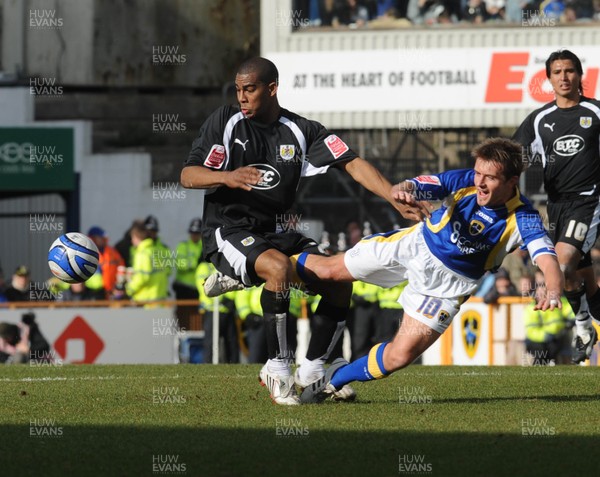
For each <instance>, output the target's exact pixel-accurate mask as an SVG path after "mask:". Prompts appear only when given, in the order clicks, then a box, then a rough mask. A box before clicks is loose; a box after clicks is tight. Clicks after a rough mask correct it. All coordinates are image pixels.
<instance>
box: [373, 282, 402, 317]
mask: <svg viewBox="0 0 600 477" xmlns="http://www.w3.org/2000/svg"><path fill="white" fill-rule="evenodd" d="M407 284H408V281H404V282H402V283H400V284H399V285H396V286H395V287H392V288H379V290H378V291H377V299H378V301H379V308H389V309H394V310H400V309H402V305H401V304H400V303H398V298H400V295H401V294H402V290H404V287H405V286H406V285H407Z"/></svg>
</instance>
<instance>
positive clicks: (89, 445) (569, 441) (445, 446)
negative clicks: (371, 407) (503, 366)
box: [0, 398, 600, 477]
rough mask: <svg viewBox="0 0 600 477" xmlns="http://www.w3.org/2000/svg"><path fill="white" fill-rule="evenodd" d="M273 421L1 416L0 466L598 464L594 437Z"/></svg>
mask: <svg viewBox="0 0 600 477" xmlns="http://www.w3.org/2000/svg"><path fill="white" fill-rule="evenodd" d="M496 399H497V398H496ZM477 401H478V402H479V400H477ZM280 424H281V425H280V426H278V427H276V426H273V427H272V428H270V429H241V428H231V429H223V428H202V427H198V428H169V427H167V428H165V427H156V428H149V427H115V426H106V427H101V426H81V427H75V426H63V427H61V428H60V432H58V429H55V430H54V432H50V431H48V432H45V433H42V434H46V435H44V436H41V437H34V436H31V432H32V431H31V427H30V426H14V425H12V426H11V425H9V426H2V428H1V429H0V431H1V435H2V439H1V444H0V465H1V467H0V469H1V471H0V474H1V475H3V476H10V477H14V476H17V477H20V476H30V475H31V476H36V477H39V476H49V477H54V476H157V475H187V476H198V477H199V476H207V477H237V476H240V477H252V476H260V477H269V476H277V477H280V476H285V477H294V476H302V477H313V476H315V477H318V476H327V477H347V476H357V477H367V476H373V477H381V476H403V475H431V476H440V477H446V476H466V475H469V476H471V475H485V476H511V477H515V476H520V475H526V476H528V477H533V476H538V475H540V476H548V475H558V476H566V475H598V474H599V471H600V464H599V463H598V462H599V461H598V459H595V458H593V456H594V455H597V454H596V452H597V450H598V449H599V448H600V438H599V437H593V438H590V437H582V436H564V435H560V434H559V433H555V434H554V435H546V436H540V435H538V436H524V435H521V434H498V435H494V434H484V433H469V434H459V433H426V432H423V433H417V432H406V431H404V432H370V431H352V432H328V431H320V430H319V431H314V432H313V431H311V429H310V428H307V427H303V426H302V425H301V424H300V426H298V424H299V423H298V422H295V421H294V420H283V421H282V422H281V423H280ZM278 429H279V430H278ZM36 432H37V433H39V429H38V431H36ZM49 433H50V434H54V436H49V435H48V434H49ZM291 433H293V434H295V435H290V434H291ZM57 434H60V435H57ZM401 465H403V467H402V468H401V467H400V466H401Z"/></svg>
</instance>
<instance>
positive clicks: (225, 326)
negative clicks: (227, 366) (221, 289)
mask: <svg viewBox="0 0 600 477" xmlns="http://www.w3.org/2000/svg"><path fill="white" fill-rule="evenodd" d="M215 271H216V269H215V267H214V265H213V264H212V263H210V262H200V264H199V265H198V268H197V269H196V286H197V288H198V294H199V295H200V311H201V313H202V323H203V328H204V362H205V363H212V362H213V314H214V311H215V308H214V303H215V300H214V298H209V297H207V296H206V294H205V293H204V280H206V278H207V277H208V276H210V275H211V274H212V273H214V272H215ZM237 293H238V292H236V291H230V292H227V293H225V294H223V295H221V296H220V297H219V338H223V340H224V343H225V347H224V349H221V348H220V351H219V354H220V355H221V356H219V362H225V363H239V362H240V346H239V341H238V339H239V338H238V332H237V327H236V323H235V315H236V312H235V300H236V294H237ZM221 357H222V358H223V359H221Z"/></svg>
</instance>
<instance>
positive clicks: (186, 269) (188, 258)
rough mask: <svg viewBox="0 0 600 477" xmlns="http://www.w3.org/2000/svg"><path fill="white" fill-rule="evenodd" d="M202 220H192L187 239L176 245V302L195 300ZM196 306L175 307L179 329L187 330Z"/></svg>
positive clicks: (174, 289) (174, 285)
mask: <svg viewBox="0 0 600 477" xmlns="http://www.w3.org/2000/svg"><path fill="white" fill-rule="evenodd" d="M201 231H202V220H200V219H198V218H196V219H193V220H192V222H191V223H190V226H189V228H188V233H189V239H188V240H186V241H184V242H180V243H179V244H178V245H177V249H176V253H175V256H176V257H177V260H176V262H175V265H176V268H177V272H176V275H175V282H174V283H173V291H174V292H175V298H176V299H177V300H197V299H198V297H199V295H198V289H197V287H196V269H197V268H198V263H199V262H200V260H201V257H202V240H201V235H200V232H201ZM197 308H198V307H197V306H193V305H192V306H179V305H177V309H176V314H177V320H178V322H179V328H180V329H182V330H189V329H191V327H190V320H191V317H192V315H194V314H195V313H196V310H197Z"/></svg>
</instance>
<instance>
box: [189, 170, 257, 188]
mask: <svg viewBox="0 0 600 477" xmlns="http://www.w3.org/2000/svg"><path fill="white" fill-rule="evenodd" d="M260 178H261V173H260V171H259V170H258V169H256V168H255V167H240V168H238V169H235V170H233V171H213V170H211V169H207V168H206V167H202V166H187V167H184V168H183V170H182V171H181V177H180V182H181V185H182V186H183V187H185V188H187V189H212V188H214V187H222V186H225V187H229V188H230V189H244V190H247V191H250V190H252V187H250V184H252V185H254V184H258V182H259V181H260Z"/></svg>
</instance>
